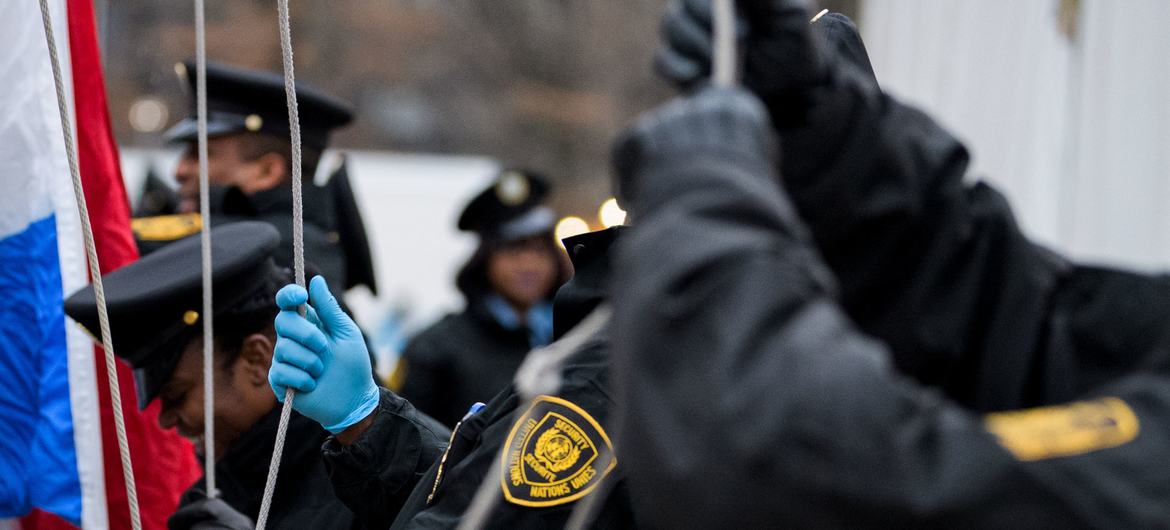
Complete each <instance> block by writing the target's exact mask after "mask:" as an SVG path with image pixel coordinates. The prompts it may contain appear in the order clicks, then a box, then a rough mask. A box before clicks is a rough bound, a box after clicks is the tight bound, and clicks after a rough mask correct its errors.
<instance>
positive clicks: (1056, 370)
mask: <svg viewBox="0 0 1170 530" xmlns="http://www.w3.org/2000/svg"><path fill="white" fill-rule="evenodd" d="M861 62H862V63H866V64H867V62H866V61H861ZM858 72H859V70H858V69H857V68H855V65H852V64H844V62H842V61H839V64H837V65H836V67H835V68H834V71H833V74H832V75H831V76H830V77H831V80H830V81H829V83H828V84H827V85H826V86H824V87H821V88H820V89H818V90H816V91H815V97H813V98H811V100H812V101H813V102H814V104H813V105H812V107H811V110H810V112H809V113H808V115H807V117H806V121H805V122H803V123H802V124H801V125H799V126H793V127H788V128H784V129H781V133H782V140H783V141H782V143H781V146H782V149H783V153H782V157H781V160H782V164H783V168H782V171H781V173H782V178H783V181H784V186H785V188H786V189H787V191H788V193H789V195H790V196H791V199H792V200H793V202H794V203H795V205H796V207H797V209H798V211H799V213H800V215H801V217H802V218H803V219H804V220H806V221H807V223H808V225H809V227H810V228H811V230H812V234H813V236H814V238H815V242H816V246H817V247H818V248H819V249H820V251H821V252H822V254H823V256H824V259H825V262H826V263H827V264H828V266H829V267H830V269H832V271H833V272H834V273H835V275H836V277H837V279H838V280H839V282H840V303H841V305H842V307H843V308H844V309H845V311H846V313H847V314H848V315H849V316H850V317H851V318H852V319H853V320H854V321H855V322H856V323H857V325H858V326H859V327H860V328H861V329H862V330H863V331H865V332H867V333H869V334H871V335H873V336H875V337H878V338H880V339H882V340H883V341H885V342H886V343H887V344H888V345H889V348H890V350H891V351H892V352H893V355H894V361H895V364H896V365H897V366H898V368H899V369H900V370H901V371H903V372H904V373H907V374H909V375H911V376H913V377H914V378H916V379H918V380H919V381H921V382H923V383H927V384H929V385H932V386H938V387H940V388H942V389H943V391H944V392H945V393H946V394H947V396H948V397H950V398H952V399H954V400H956V401H958V402H959V403H961V404H963V405H966V406H968V407H971V408H973V409H975V410H980V411H993V410H1004V409H1013V408H1019V407H1025V406H1033V405H1040V404H1045V403H1054V402H1061V401H1065V400H1068V399H1072V398H1075V397H1077V396H1081V395H1084V394H1085V393H1086V392H1089V391H1091V390H1093V389H1097V388H1099V387H1100V386H1101V385H1103V384H1105V383H1107V382H1108V381H1111V380H1113V379H1115V378H1117V377H1118V376H1120V375H1122V374H1126V373H1130V372H1132V371H1152V372H1157V373H1167V368H1170V326H1167V325H1166V322H1167V321H1168V320H1170V280H1168V279H1167V277H1166V276H1162V275H1158V276H1153V275H1145V274H1137V273H1132V272H1126V271H1121V270H1115V269H1109V268H1103V267H1093V266H1085V265H1077V264H1073V263H1070V262H1068V261H1067V260H1065V259H1063V258H1062V257H1060V256H1058V255H1056V254H1055V253H1053V252H1051V251H1049V250H1047V249H1045V248H1043V247H1042V246H1040V245H1038V244H1036V243H1033V242H1032V241H1030V240H1029V239H1028V238H1027V237H1025V236H1024V235H1023V234H1022V233H1021V231H1020V229H1019V227H1018V226H1017V225H1016V222H1015V220H1014V218H1013V216H1012V212H1011V209H1010V208H1009V206H1008V203H1007V202H1006V201H1005V200H1004V197H1003V196H1002V195H1000V194H999V193H998V192H996V191H995V190H994V189H992V188H991V187H990V186H987V185H986V184H983V183H974V184H971V183H969V182H965V181H964V176H965V175H966V169H967V162H968V154H967V150H966V149H965V148H964V147H963V145H962V144H960V143H959V142H958V141H957V140H956V139H955V138H954V137H953V136H951V135H950V134H949V133H948V132H947V131H945V130H943V129H942V128H941V127H939V126H938V124H936V123H935V122H934V121H932V120H931V119H930V118H929V117H928V116H926V115H925V114H923V113H921V112H919V111H917V110H915V109H913V108H910V107H908V106H905V105H902V104H900V103H899V102H897V101H896V100H894V99H893V98H891V97H889V96H886V95H884V94H882V93H881V92H880V91H879V90H878V88H877V85H876V83H874V82H873V80H872V78H869V77H866V76H865V75H860V74H859V73H858Z"/></svg>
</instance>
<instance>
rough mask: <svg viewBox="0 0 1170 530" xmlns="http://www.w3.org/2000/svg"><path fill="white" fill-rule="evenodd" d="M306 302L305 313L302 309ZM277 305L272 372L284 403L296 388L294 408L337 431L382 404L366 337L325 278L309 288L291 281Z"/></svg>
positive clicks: (272, 380)
mask: <svg viewBox="0 0 1170 530" xmlns="http://www.w3.org/2000/svg"><path fill="white" fill-rule="evenodd" d="M306 303H308V304H309V306H306V307H305V316H303V317H302V316H301V315H300V314H298V313H297V308H298V307H299V306H301V305H303V304H306ZM276 305H278V306H280V313H279V314H278V315H276V350H275V352H274V354H273V358H272V368H271V369H270V370H269V371H268V383H269V384H270V385H272V391H273V392H276V398H277V399H279V400H280V401H282V402H283V401H284V393H285V389H287V388H291V389H293V390H296V391H297V395H296V399H295V400H294V401H293V409H295V410H296V411H297V412H300V413H301V414H303V415H305V416H308V417H309V418H312V419H314V420H316V421H317V422H318V423H320V424H321V426H322V427H325V429H327V430H329V432H332V433H334V434H336V433H339V432H341V431H343V430H345V428H346V427H349V426H350V425H353V424H355V423H357V422H359V421H361V420H362V419H364V418H365V417H366V416H368V415H369V414H370V413H371V412H372V411H373V410H374V409H375V408H377V406H378V399H379V394H378V387H377V385H375V384H374V379H373V377H372V375H371V371H370V356H369V353H368V350H366V342H365V340H364V339H363V338H362V333H361V331H360V330H359V329H358V327H357V324H354V322H353V320H352V319H350V318H349V315H346V314H345V312H344V311H342V310H341V306H340V305H338V303H337V299H336V298H334V297H333V294H332V293H330V292H329V286H328V285H327V284H326V283H325V279H324V278H322V277H320V276H316V277H314V278H313V279H312V281H310V282H309V291H308V292H306V291H305V289H304V288H302V287H301V286H299V285H286V286H285V287H284V288H282V289H281V290H280V291H279V292H277V293H276Z"/></svg>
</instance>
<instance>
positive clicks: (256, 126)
mask: <svg viewBox="0 0 1170 530" xmlns="http://www.w3.org/2000/svg"><path fill="white" fill-rule="evenodd" d="M263 126H264V118H261V117H260V116H258V115H256V114H249V115H248V117H247V118H244V127H246V128H247V129H248V130H249V131H252V132H256V131H259V130H260V128H261V127H263Z"/></svg>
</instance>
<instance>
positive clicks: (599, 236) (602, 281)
mask: <svg viewBox="0 0 1170 530" xmlns="http://www.w3.org/2000/svg"><path fill="white" fill-rule="evenodd" d="M625 229H626V227H624V226H615V227H613V228H608V229H605V230H598V231H596V232H590V233H588V234H581V235H578V236H573V237H569V238H565V240H564V241H563V243H564V244H565V250H567V251H568V252H569V260H570V261H572V262H573V278H572V279H570V280H569V281H568V282H566V283H565V285H563V286H561V288H560V290H558V291H557V295H556V297H555V298H553V340H557V339H559V338H560V337H561V336H562V335H564V334H565V333H566V332H568V331H569V330H570V329H573V326H576V325H577V323H578V322H580V321H581V319H583V318H585V317H586V316H587V315H588V314H589V312H590V311H593V309H594V308H595V307H597V306H598V305H599V304H601V302H603V301H605V300H606V299H607V298H608V297H609V291H608V289H609V276H610V274H609V270H610V258H609V253H610V247H612V246H613V244H614V242H615V241H617V240H618V238H619V235H620V234H621V233H622V232H623V231H624V230H625Z"/></svg>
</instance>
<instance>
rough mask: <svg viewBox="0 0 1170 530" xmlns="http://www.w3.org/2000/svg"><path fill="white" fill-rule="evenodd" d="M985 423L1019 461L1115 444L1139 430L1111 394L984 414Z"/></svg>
mask: <svg viewBox="0 0 1170 530" xmlns="http://www.w3.org/2000/svg"><path fill="white" fill-rule="evenodd" d="M985 423H986V426H987V430H988V431H991V433H992V434H994V435H995V436H996V438H997V439H998V441H999V444H1000V445H1002V446H1003V447H1004V448H1005V449H1007V450H1008V451H1011V453H1012V454H1013V455H1015V457H1016V458H1017V459H1019V460H1023V461H1033V460H1045V459H1048V458H1058V457H1064V456H1075V455H1080V454H1085V453H1091V452H1093V451H1099V450H1101V449H1108V448H1110V447H1117V446H1120V445H1124V444H1126V443H1129V442H1130V441H1132V440H1133V439H1134V438H1136V437H1137V435H1138V431H1139V430H1140V423H1139V422H1138V417H1137V414H1135V413H1134V412H1133V409H1131V408H1129V405H1127V404H1126V403H1125V401H1122V400H1121V399H1118V398H1115V397H1107V398H1101V399H1097V400H1093V401H1081V402H1077V403H1072V404H1069V405H1062V406H1056V407H1041V408H1035V409H1028V410H1021V411H1013V412H999V413H994V414H988V415H987V416H986V417H985Z"/></svg>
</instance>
